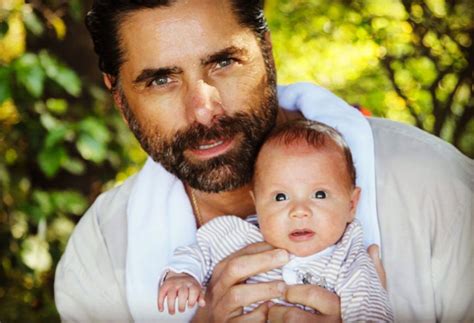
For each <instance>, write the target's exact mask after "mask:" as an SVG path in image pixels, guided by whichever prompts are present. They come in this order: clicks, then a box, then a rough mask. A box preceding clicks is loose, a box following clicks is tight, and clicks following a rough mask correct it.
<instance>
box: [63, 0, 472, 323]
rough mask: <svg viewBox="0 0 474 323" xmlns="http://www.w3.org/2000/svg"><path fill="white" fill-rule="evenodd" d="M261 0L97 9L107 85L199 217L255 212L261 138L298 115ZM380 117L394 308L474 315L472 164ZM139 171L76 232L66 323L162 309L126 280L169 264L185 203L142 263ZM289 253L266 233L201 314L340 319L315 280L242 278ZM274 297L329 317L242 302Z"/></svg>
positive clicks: (380, 190) (418, 315)
mask: <svg viewBox="0 0 474 323" xmlns="http://www.w3.org/2000/svg"><path fill="white" fill-rule="evenodd" d="M261 9H262V3H261V2H260V1H237V0H227V1H219V0H186V1H185V0H177V1H165V0H161V1H160V0H155V1H152V0H151V1H112V0H110V1H105V0H104V1H96V2H95V4H94V8H93V11H92V12H91V13H90V14H89V16H88V18H87V25H88V28H89V30H90V32H91V35H92V37H93V40H94V45H95V49H96V52H97V53H98V55H99V59H100V67H101V69H102V71H103V72H104V80H105V83H106V85H107V87H108V88H109V89H111V91H112V93H113V96H114V99H115V102H116V104H117V106H118V107H119V108H120V111H121V113H122V114H123V116H124V119H125V120H126V122H127V123H128V125H129V127H130V129H131V130H132V131H133V132H134V134H135V135H136V137H137V138H138V139H139V141H140V143H141V145H142V147H143V148H144V149H145V151H146V152H147V153H148V154H149V155H150V156H151V157H152V158H153V159H154V160H155V161H156V162H159V163H160V164H161V166H156V165H155V168H156V167H163V169H165V170H166V174H167V175H166V176H168V177H167V178H168V179H169V181H170V183H171V184H170V187H171V189H170V190H169V191H168V190H167V191H160V190H159V189H158V190H157V191H156V192H153V198H157V199H160V198H161V197H162V196H161V195H166V194H172V191H173V190H180V189H182V188H184V189H185V190H186V193H187V197H185V198H184V199H183V200H179V201H177V202H176V201H174V204H179V203H182V204H189V203H190V202H189V201H191V202H192V203H191V205H192V208H193V211H194V214H195V215H196V222H197V225H201V224H203V223H205V222H207V221H208V220H210V219H212V218H213V217H215V216H218V215H222V214H234V215H238V216H242V217H244V216H247V215H250V214H253V213H254V212H255V210H254V206H253V204H252V201H251V198H250V196H249V194H248V190H249V187H248V182H249V180H250V176H251V175H250V174H251V169H252V163H253V158H254V157H255V154H256V151H257V149H258V146H259V145H260V143H261V141H262V139H263V137H264V136H265V135H266V133H267V132H268V131H269V130H270V129H271V128H272V127H273V126H274V124H275V123H276V122H282V121H284V120H287V119H290V118H293V117H298V116H295V115H293V114H290V113H285V112H283V111H282V110H279V109H278V108H277V103H276V96H275V70H274V66H273V60H272V54H271V42H270V38H269V34H268V31H267V30H266V25H265V21H264V17H263V14H262V11H261ZM370 125H371V128H372V132H373V134H374V144H375V168H376V190H377V212H378V221H379V226H380V231H381V237H382V239H381V249H382V254H383V255H384V265H385V267H386V272H387V278H388V279H387V282H388V286H387V287H388V292H389V294H390V297H391V301H392V304H393V307H394V311H395V316H396V319H398V320H466V319H472V318H473V313H472V308H473V306H472V302H473V301H472V299H473V297H472V290H473V289H472V279H473V277H472V275H473V274H472V272H473V270H472V269H473V268H472V250H473V249H472V240H471V236H472V235H471V233H472V201H473V187H474V180H473V178H474V174H473V170H474V167H473V166H474V165H473V162H472V161H471V160H469V159H467V158H466V157H464V156H462V155H461V154H460V153H459V152H458V151H456V150H455V149H454V148H453V147H452V146H450V145H448V144H446V143H443V142H442V141H440V140H439V139H436V138H434V137H432V136H429V135H427V134H425V133H423V132H421V131H419V130H417V129H414V128H412V127H408V126H404V125H400V124H397V123H394V122H390V121H386V120H376V119H374V120H370ZM147 164H148V163H147ZM145 167H147V166H145ZM163 172H165V171H164V170H163ZM171 174H174V175H175V176H177V177H178V178H179V179H180V180H179V181H178V180H177V179H176V177H175V176H174V175H171ZM137 182H138V180H137V177H132V178H130V179H129V180H128V181H127V182H125V183H124V184H123V185H122V186H120V187H118V188H116V189H114V190H112V191H109V192H106V193H104V194H103V195H101V196H100V197H99V198H98V199H97V201H96V202H95V203H94V205H93V206H92V207H91V209H90V210H89V211H88V213H87V214H86V215H85V216H84V217H83V219H82V220H81V222H80V223H79V224H78V226H77V228H76V230H75V232H74V233H73V235H72V237H71V239H70V242H69V244H68V247H67V250H66V252H65V255H64V256H63V258H62V260H61V262H60V264H59V265H58V269H57V274H56V283H55V284H56V285H55V297H56V304H57V307H58V310H59V312H60V314H61V317H62V318H63V319H64V320H79V321H80V320H85V321H87V320H94V321H97V320H114V321H118V320H124V321H130V320H147V319H150V318H151V319H152V317H143V316H141V315H140V314H141V313H140V312H141V307H140V306H141V303H140V301H139V299H140V295H139V294H133V293H132V292H131V290H132V289H133V288H134V281H133V280H131V278H130V277H133V271H134V270H135V271H137V270H138V275H139V274H140V271H139V270H140V267H147V266H153V263H156V262H163V261H166V256H165V255H164V254H166V253H167V252H168V250H169V249H171V246H172V245H173V243H174V242H173V241H174V240H175V235H174V234H175V233H174V232H173V234H170V233H169V232H167V231H169V229H168V228H169V226H170V225H171V224H170V223H172V222H173V221H177V220H176V219H179V214H180V211H181V210H176V212H169V213H170V214H169V216H168V217H166V218H163V221H162V222H160V224H159V225H160V227H159V228H157V232H160V234H162V235H167V234H168V236H169V239H167V240H165V241H164V243H168V242H169V245H166V246H164V245H163V246H159V248H161V249H163V250H165V251H164V252H163V250H156V255H157V259H149V260H150V264H149V263H139V264H137V263H136V262H133V258H132V257H133V253H132V252H131V250H132V249H133V248H135V247H134V243H135V240H136V239H138V238H139V237H138V235H137V232H135V231H134V227H133V223H135V222H133V221H135V218H136V217H135V213H133V212H135V211H134V210H131V200H130V199H132V198H134V199H135V202H136V201H138V202H136V204H138V205H140V204H147V203H148V202H149V200H150V199H149V198H146V197H144V194H137V193H136V192H137V191H138V190H137V189H136V187H137V185H138V184H137ZM183 185H184V186H183ZM154 187H156V186H154ZM158 187H160V185H159V186H158ZM140 192H146V190H145V191H143V190H142V191H140ZM170 192H171V193H170ZM188 197H189V199H188ZM167 199H168V200H171V198H169V197H167ZM170 203H171V202H170ZM173 210H174V209H173ZM143 211H144V212H141V213H146V214H149V216H162V214H161V213H166V212H163V210H161V209H158V210H157V209H156V208H144V209H143ZM160 211H161V212H160ZM130 214H134V216H133V217H131V215H130ZM181 224H182V225H183V227H184V226H185V225H184V223H181ZM141 225H142V227H143V226H146V225H147V222H144V223H141ZM193 225H194V222H193ZM194 227H195V225H194ZM184 231H185V230H184ZM131 232H133V235H132V234H131ZM138 234H139V233H138ZM176 234H178V233H176ZM179 234H181V235H189V232H188V231H185V232H184V233H183V232H180V233H179ZM143 247H144V248H146V246H143ZM152 251H154V250H152ZM160 252H161V253H162V254H161V255H160ZM287 261H288V254H287V253H286V252H284V251H282V250H271V249H270V248H269V247H268V245H264V244H263V245H254V246H252V247H249V248H246V249H245V250H242V251H241V252H240V253H238V254H237V255H235V256H234V257H233V258H232V259H229V260H228V261H227V262H225V263H224V264H222V265H221V266H220V268H219V270H218V271H217V272H216V273H215V274H214V277H213V279H212V282H211V287H210V288H209V289H208V291H207V302H206V303H207V304H208V305H207V306H206V307H205V308H204V310H202V311H199V312H198V313H197V314H196V317H195V319H196V320H201V321H218V322H220V321H228V320H233V321H240V320H249V321H265V320H267V319H269V320H271V321H274V320H277V321H278V320H280V319H285V320H296V319H298V320H300V321H304V320H308V321H311V320H315V319H318V318H320V319H321V318H322V319H329V318H336V319H337V318H338V317H339V312H338V310H339V306H338V304H339V300H338V298H337V297H336V296H335V295H333V294H331V293H329V292H327V291H325V290H321V289H318V288H317V286H308V285H298V286H290V287H288V286H284V285H282V284H281V283H280V282H273V283H267V284H262V285H260V286H255V285H245V284H240V283H241V282H242V281H244V280H245V278H246V277H248V276H250V275H253V274H255V273H257V272H264V271H267V270H269V269H271V268H275V267H278V266H281V265H283V264H284V263H286V262H287ZM137 268H138V269H137ZM135 274H136V272H135ZM156 274H157V275H158V272H157V273H156ZM152 287H153V288H156V286H152ZM275 297H282V298H284V299H286V300H287V301H289V302H294V303H301V304H305V305H308V306H311V307H314V308H317V309H318V310H319V312H321V313H322V314H321V315H319V316H313V315H314V314H309V313H306V312H304V311H300V310H298V309H294V308H284V307H279V306H270V304H268V303H264V304H263V305H261V306H260V307H259V308H258V309H257V310H255V311H254V312H251V313H249V314H247V315H246V316H242V312H241V311H242V307H243V306H246V305H248V304H251V303H255V302H256V301H259V300H269V299H271V298H275Z"/></svg>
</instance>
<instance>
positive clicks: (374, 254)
mask: <svg viewBox="0 0 474 323" xmlns="http://www.w3.org/2000/svg"><path fill="white" fill-rule="evenodd" d="M367 252H368V253H369V256H370V259H372V262H373V263H374V265H375V271H377V275H378V276H379V280H380V283H381V284H382V286H383V288H385V289H387V277H386V276H385V269H384V268H383V264H382V260H381V259H380V252H379V246H378V245H376V244H372V245H370V246H369V248H367Z"/></svg>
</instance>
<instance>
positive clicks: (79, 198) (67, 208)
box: [52, 191, 88, 215]
mask: <svg viewBox="0 0 474 323" xmlns="http://www.w3.org/2000/svg"><path fill="white" fill-rule="evenodd" d="M52 199H53V201H54V205H55V206H56V208H57V210H59V211H62V212H64V213H71V214H74V215H81V214H82V213H84V211H85V210H86V208H87V206H88V202H87V199H86V198H85V197H84V196H83V195H82V194H80V193H78V192H75V191H62V192H55V193H53V194H52Z"/></svg>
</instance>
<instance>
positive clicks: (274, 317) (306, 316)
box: [268, 244, 387, 323]
mask: <svg viewBox="0 0 474 323" xmlns="http://www.w3.org/2000/svg"><path fill="white" fill-rule="evenodd" d="M367 252H368V253H369V256H370V258H371V259H372V261H373V262H374V264H375V269H376V271H377V274H378V276H379V279H380V282H381V283H382V286H383V287H384V288H386V286H387V283H386V277H385V270H384V268H383V264H382V261H381V260H380V256H379V246H378V245H375V244H373V245H370V246H369V248H368V249H367ZM285 300H286V301H287V302H290V303H297V304H303V305H306V306H309V307H311V308H314V309H317V310H318V311H319V312H320V313H321V314H311V313H309V312H307V311H303V310H301V309H299V308H297V307H288V306H281V305H271V306H270V309H269V311H268V321H270V322H272V323H273V322H288V323H291V322H297V323H304V322H319V321H323V322H339V321H341V310H340V308H341V306H340V300H339V297H338V296H337V295H336V294H334V293H331V292H330V291H328V290H326V289H324V288H322V287H319V286H315V285H292V286H288V289H287V292H286V297H285Z"/></svg>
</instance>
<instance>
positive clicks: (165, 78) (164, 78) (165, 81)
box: [147, 76, 170, 87]
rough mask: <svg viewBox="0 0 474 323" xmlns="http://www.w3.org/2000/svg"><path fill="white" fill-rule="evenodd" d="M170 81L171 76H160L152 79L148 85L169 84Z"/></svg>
mask: <svg viewBox="0 0 474 323" xmlns="http://www.w3.org/2000/svg"><path fill="white" fill-rule="evenodd" d="M169 81H170V78H169V77H168V76H159V77H156V78H154V79H153V80H151V81H150V82H149V83H148V84H147V86H149V87H150V86H163V85H166V84H168V83H169Z"/></svg>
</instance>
